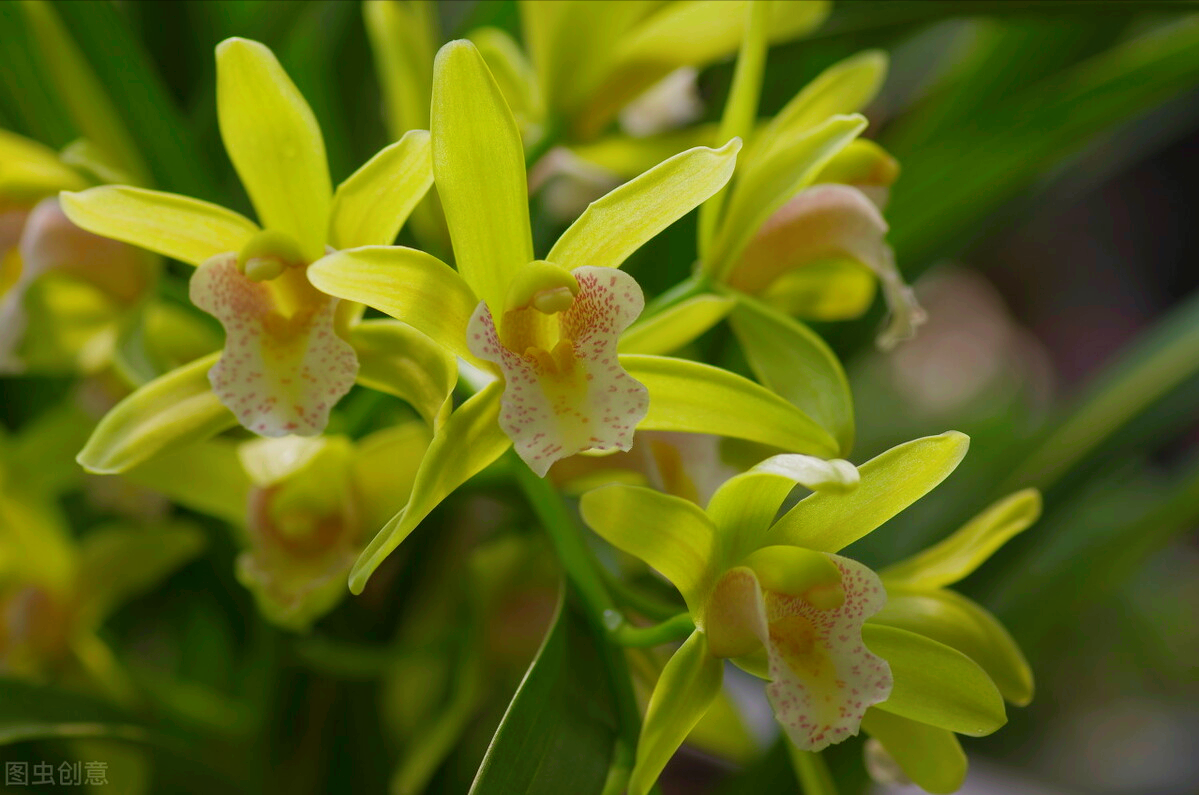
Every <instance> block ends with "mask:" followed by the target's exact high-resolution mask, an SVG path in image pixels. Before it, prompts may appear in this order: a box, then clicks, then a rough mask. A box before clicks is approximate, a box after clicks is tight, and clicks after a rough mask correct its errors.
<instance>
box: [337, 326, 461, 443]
mask: <svg viewBox="0 0 1199 795" xmlns="http://www.w3.org/2000/svg"><path fill="white" fill-rule="evenodd" d="M348 341H349V343H350V344H351V345H352V346H353V347H354V351H355V352H356V354H357V356H358V365H359V367H358V383H360V384H362V385H363V386H365V387H368V388H370V389H375V390H378V391H380V392H386V393H388V394H390V395H395V396H396V397H398V398H400V399H402V400H405V401H407V402H408V403H409V404H410V405H411V406H412V408H414V409H416V411H417V413H418V414H420V415H421V417H422V418H424V420H425V422H427V423H428V424H429V425H436V424H439V423H440V422H441V421H442V420H444V419H445V415H446V414H447V413H448V412H449V410H450V403H451V402H452V401H451V400H450V399H449V398H450V393H451V392H453V391H454V385H455V384H457V383H458V367H457V362H456V361H455V359H454V355H453V354H452V353H451V352H450V351H448V350H446V349H445V348H443V347H442V346H441V345H438V344H437V343H436V342H434V341H433V340H431V339H429V338H428V337H426V336H425V335H424V334H422V333H420V332H419V331H417V330H416V329H414V328H412V327H411V326H409V325H407V324H406V323H400V322H399V321H397V320H366V321H363V322H362V323H359V324H358V325H356V326H354V327H353V328H352V329H350V337H349V340H348Z"/></svg>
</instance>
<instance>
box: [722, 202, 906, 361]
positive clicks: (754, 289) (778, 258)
mask: <svg viewBox="0 0 1199 795" xmlns="http://www.w3.org/2000/svg"><path fill="white" fill-rule="evenodd" d="M887 229H888V227H887V222H886V221H885V220H884V219H883V216H882V214H881V213H880V212H879V211H878V208H877V207H876V206H875V205H874V203H873V202H872V201H870V199H869V198H868V197H867V196H866V194H864V193H862V192H861V191H860V190H858V189H857V188H852V187H850V186H848V185H817V186H815V187H813V188H810V189H808V190H805V191H803V192H802V193H800V194H799V195H797V196H796V197H795V198H793V199H791V200H790V201H789V202H787V204H785V205H784V206H783V207H782V208H781V209H779V211H778V212H776V213H775V214H774V215H772V216H771V217H770V219H769V220H768V221H767V222H766V223H765V224H763V225H762V227H761V229H760V230H759V231H758V233H757V234H756V235H755V236H754V238H753V239H752V240H751V241H750V242H749V245H747V246H746V248H745V250H744V251H743V252H742V254H741V257H740V259H739V260H738V262H737V264H736V265H735V266H734V267H733V269H732V271H730V273H729V275H728V280H729V284H731V285H732V286H733V287H736V288H737V289H739V290H744V291H745V292H748V293H758V292H762V291H763V290H765V289H766V288H767V287H768V286H770V284H771V283H772V282H774V281H776V280H777V279H778V278H779V277H780V276H782V275H783V274H784V273H786V272H787V271H789V270H791V269H793V268H798V267H801V266H803V265H806V264H808V263H812V262H820V261H823V260H844V259H848V260H852V261H854V262H858V263H860V264H862V265H864V266H866V267H867V268H869V269H870V270H871V271H872V272H873V273H874V275H875V276H876V277H878V280H879V283H880V284H881V285H882V288H883V295H884V296H885V297H886V299H887V305H888V307H889V308H890V311H891V319H890V323H889V325H888V327H887V329H886V330H885V331H884V332H883V334H882V335H881V336H880V338H879V344H880V345H881V346H883V347H884V348H886V347H890V346H892V345H893V344H894V343H895V342H898V341H900V340H904V339H909V338H910V337H912V336H913V335H914V334H915V332H916V327H917V326H919V325H920V324H921V323H923V322H924V320H925V314H924V310H922V309H921V308H920V306H919V304H917V303H916V297H915V294H914V293H913V292H912V288H910V287H909V286H908V285H907V284H906V283H904V281H903V277H902V276H901V275H900V273H899V269H898V268H897V267H896V265H895V255H894V253H893V252H892V251H891V247H890V246H888V245H887V242H886V235H887Z"/></svg>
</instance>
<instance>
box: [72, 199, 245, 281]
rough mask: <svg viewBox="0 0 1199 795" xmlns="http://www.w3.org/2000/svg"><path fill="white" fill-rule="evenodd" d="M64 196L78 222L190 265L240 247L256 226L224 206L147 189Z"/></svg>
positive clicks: (238, 249) (90, 228)
mask: <svg viewBox="0 0 1199 795" xmlns="http://www.w3.org/2000/svg"><path fill="white" fill-rule="evenodd" d="M61 201H62V210H63V212H64V213H66V215H67V217H68V218H70V219H71V222H72V223H74V224H75V225H76V226H80V227H82V228H83V229H86V230H87V231H89V232H91V233H92V234H96V235H100V236H101V237H110V238H112V239H114V240H121V241H124V242H125V243H131V244H132V245H135V246H138V247H140V248H144V249H149V250H150V251H154V252H157V253H159V254H162V255H163V256H166V257H171V258H173V259H177V260H179V261H180V262H186V263H188V264H189V265H201V264H203V263H204V261H205V260H207V259H209V258H210V257H214V256H216V255H217V254H226V253H228V252H231V251H240V250H241V248H242V246H244V245H245V244H246V243H247V242H248V241H249V240H250V238H251V237H253V236H254V234H255V233H256V232H257V231H258V227H257V226H255V224H254V222H253V221H251V220H250V219H249V218H246V217H245V216H242V215H239V214H238V213H235V212H233V211H232V210H226V209H225V208H224V207H219V206H217V205H215V204H209V203H208V202H204V201H200V200H199V199H190V198H188V197H186V196H177V195H175V194H173V193H163V192H161V191H155V190H145V189H143V188H130V187H126V186H121V185H113V186H104V187H99V188H91V189H90V190H85V191H82V192H80V193H63V194H62V198H61Z"/></svg>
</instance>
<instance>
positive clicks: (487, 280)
mask: <svg viewBox="0 0 1199 795" xmlns="http://www.w3.org/2000/svg"><path fill="white" fill-rule="evenodd" d="M430 124H431V126H430V131H431V134H432V138H433V173H434V175H435V177H436V180H437V192H438V195H439V196H440V197H441V205H442V208H443V209H444V210H445V217H446V221H447V222H448V223H449V227H450V237H451V239H452V240H453V242H454V257H455V260H456V262H457V266H458V272H459V273H461V274H462V278H464V279H465V280H466V282H467V284H469V285H470V286H471V288H472V289H473V290H474V292H475V294H476V295H477V296H479V298H481V299H482V300H483V301H485V302H486V303H487V306H488V307H489V308H490V309H491V310H492V314H493V315H494V316H495V317H496V322H497V325H498V323H499V322H500V316H501V314H502V312H503V309H502V307H503V306H504V298H505V297H506V295H507V292H508V284H509V283H510V282H511V280H512V278H513V277H514V276H515V274H516V273H517V271H519V270H520V269H521V268H523V267H524V266H525V265H527V264H529V262H531V261H532V260H533V238H532V233H531V232H530V229H529V197H528V187H527V185H528V181H527V178H526V176H525V155H524V149H523V147H522V145H521V141H520V133H519V131H518V130H517V129H516V121H515V120H514V119H513V118H512V111H511V110H509V109H508V105H507V103H506V102H505V101H504V97H503V95H502V94H501V93H500V90H499V87H498V86H496V84H495V79H494V78H492V76H491V72H490V71H489V70H488V69H487V65H486V64H485V63H484V62H483V57H482V56H481V55H479V51H478V50H477V49H476V48H475V45H473V44H471V43H470V42H469V41H464V40H460V41H452V42H450V43H449V44H447V45H445V46H444V47H442V48H441V50H440V51H439V52H438V53H437V61H436V63H435V64H434V67H433V108H432V119H431V123H430ZM472 309H473V307H472Z"/></svg>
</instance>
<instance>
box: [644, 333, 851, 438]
mask: <svg viewBox="0 0 1199 795" xmlns="http://www.w3.org/2000/svg"><path fill="white" fill-rule="evenodd" d="M620 360H621V363H622V364H623V365H624V367H625V369H626V370H627V371H628V372H629V374H630V375H631V376H632V377H633V378H635V379H637V380H638V381H640V382H641V383H643V384H645V385H646V387H647V388H648V389H649V393H650V404H649V413H648V414H647V415H646V417H645V419H644V420H643V421H642V422H641V424H640V425H639V426H638V427H639V428H640V429H641V430H645V431H686V432H688V433H711V434H715V435H717V436H728V437H732V438H735V439H747V440H749V441H751V442H761V443H763V444H769V445H773V446H775V447H780V448H783V449H786V450H793V451H795V452H802V453H807V454H811V455H818V456H829V457H832V456H835V455H836V454H837V451H838V448H839V445H838V444H837V442H836V441H835V440H834V439H833V437H832V436H830V435H829V433H828V432H827V431H825V430H824V429H823V428H821V427H820V426H819V425H817V424H816V423H815V422H814V421H813V420H812V418H811V417H809V416H808V415H807V414H805V413H804V412H803V411H801V410H800V409H798V408H796V407H795V406H793V405H791V404H790V403H788V402H787V401H786V400H784V399H782V398H781V397H779V396H778V395H776V394H774V393H773V392H771V391H770V390H768V389H766V388H765V387H763V386H760V385H759V384H756V383H754V382H753V381H750V380H749V379H748V378H743V377H741V376H739V375H736V374H734V373H730V372H729V371H727V370H722V369H721V368H719V367H713V366H711V365H707V364H701V363H699V362H693V361H688V360H685V359H673V358H669V357H665V356H640V355H636V354H622V355H621V357H620Z"/></svg>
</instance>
